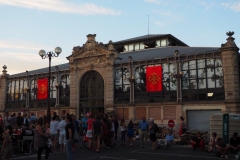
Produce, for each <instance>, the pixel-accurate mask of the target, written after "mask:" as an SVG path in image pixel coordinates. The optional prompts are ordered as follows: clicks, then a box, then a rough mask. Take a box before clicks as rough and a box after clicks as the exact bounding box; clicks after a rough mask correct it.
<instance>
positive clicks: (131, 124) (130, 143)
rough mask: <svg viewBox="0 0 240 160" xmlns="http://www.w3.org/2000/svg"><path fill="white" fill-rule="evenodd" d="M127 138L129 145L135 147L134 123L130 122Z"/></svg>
mask: <svg viewBox="0 0 240 160" xmlns="http://www.w3.org/2000/svg"><path fill="white" fill-rule="evenodd" d="M127 137H128V145H129V146H133V137H134V131H133V121H132V120H130V121H129V123H128V126H127Z"/></svg>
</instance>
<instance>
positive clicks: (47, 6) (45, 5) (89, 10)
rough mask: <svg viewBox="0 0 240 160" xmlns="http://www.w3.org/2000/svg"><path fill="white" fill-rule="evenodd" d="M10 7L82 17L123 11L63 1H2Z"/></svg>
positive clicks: (114, 13) (1, 1) (0, 1)
mask: <svg viewBox="0 0 240 160" xmlns="http://www.w3.org/2000/svg"><path fill="white" fill-rule="evenodd" d="M1 4H2V5H10V6H16V7H23V8H29V9H38V10H43V11H52V12H59V13H70V14H80V15H96V14H102V15H120V14H121V11H118V10H115V9H111V8H106V7H103V6H98V5H95V4H93V3H85V4H75V3H70V2H67V1H65V2H64V1H62V0H0V5H1Z"/></svg>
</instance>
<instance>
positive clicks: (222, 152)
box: [215, 138, 229, 158]
mask: <svg viewBox="0 0 240 160" xmlns="http://www.w3.org/2000/svg"><path fill="white" fill-rule="evenodd" d="M228 150H229V146H227V145H226V144H225V143H224V142H223V139H222V138H218V140H217V143H216V151H215V156H216V157H221V158H228V155H227V152H228Z"/></svg>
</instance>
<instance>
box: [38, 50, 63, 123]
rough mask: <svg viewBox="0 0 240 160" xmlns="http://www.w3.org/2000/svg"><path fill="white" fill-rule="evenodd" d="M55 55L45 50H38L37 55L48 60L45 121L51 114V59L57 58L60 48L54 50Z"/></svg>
mask: <svg viewBox="0 0 240 160" xmlns="http://www.w3.org/2000/svg"><path fill="white" fill-rule="evenodd" d="M54 51H55V53H54V52H52V51H50V52H47V53H46V51H45V50H40V51H39V52H38V54H39V55H40V56H41V57H42V59H49V68H48V69H49V70H48V96H47V97H48V108H47V121H48V122H50V121H51V112H50V105H51V102H50V81H51V60H52V58H53V57H58V56H59V54H60V53H61V52H62V49H61V48H60V47H56V48H55V50H54Z"/></svg>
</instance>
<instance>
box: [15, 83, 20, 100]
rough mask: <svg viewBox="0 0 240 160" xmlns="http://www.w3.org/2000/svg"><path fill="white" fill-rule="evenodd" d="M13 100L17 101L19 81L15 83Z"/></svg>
mask: <svg viewBox="0 0 240 160" xmlns="http://www.w3.org/2000/svg"><path fill="white" fill-rule="evenodd" d="M15 99H19V81H16V83H15Z"/></svg>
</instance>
